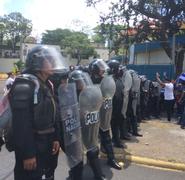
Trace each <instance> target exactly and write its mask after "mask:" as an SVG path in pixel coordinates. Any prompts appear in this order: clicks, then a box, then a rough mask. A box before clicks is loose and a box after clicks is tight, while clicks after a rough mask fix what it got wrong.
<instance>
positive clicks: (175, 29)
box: [87, 0, 185, 75]
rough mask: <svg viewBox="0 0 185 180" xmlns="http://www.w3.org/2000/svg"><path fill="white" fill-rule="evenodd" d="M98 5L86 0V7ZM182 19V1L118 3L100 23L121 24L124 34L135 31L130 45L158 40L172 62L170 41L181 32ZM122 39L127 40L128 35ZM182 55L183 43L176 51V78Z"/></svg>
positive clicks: (94, 0)
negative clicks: (123, 27) (131, 30)
mask: <svg viewBox="0 0 185 180" xmlns="http://www.w3.org/2000/svg"><path fill="white" fill-rule="evenodd" d="M99 1H101V0H87V5H88V6H90V5H93V6H95V5H96V3H98V2H99ZM184 18H185V1H184V0H165V1H164V0H138V1H135V0H119V1H118V2H117V3H112V4H111V7H110V13H108V14H106V15H105V16H103V17H101V23H103V24H107V23H108V22H111V23H113V24H115V23H121V24H123V25H125V30H126V31H127V32H128V30H130V29H133V28H134V29H135V32H136V33H135V34H134V36H133V39H132V40H133V42H143V41H146V40H147V41H152V40H158V41H159V42H160V44H161V46H162V47H163V49H164V50H165V52H166V54H167V55H168V57H169V58H170V59H172V60H174V59H173V53H172V52H173V51H172V46H171V45H170V43H169V39H170V38H172V37H174V36H175V35H177V34H181V33H182V32H183V30H182V29H181V26H182V23H183V21H184ZM122 37H123V38H127V39H128V33H125V34H124V35H122ZM184 52H185V43H184V44H182V45H181V47H177V49H176V51H175V54H176V55H175V62H174V63H175V66H176V74H177V75H178V74H180V73H181V72H182V64H183V59H184Z"/></svg>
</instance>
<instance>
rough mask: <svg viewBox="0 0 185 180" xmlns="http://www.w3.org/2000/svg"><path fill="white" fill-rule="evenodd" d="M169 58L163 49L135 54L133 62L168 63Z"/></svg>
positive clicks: (169, 61)
mask: <svg viewBox="0 0 185 180" xmlns="http://www.w3.org/2000/svg"><path fill="white" fill-rule="evenodd" d="M170 63H171V60H170V58H169V57H168V56H167V54H166V53H165V52H164V51H163V50H157V51H152V52H145V53H137V54H135V61H134V64H170Z"/></svg>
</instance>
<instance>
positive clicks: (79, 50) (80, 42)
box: [42, 29, 96, 64]
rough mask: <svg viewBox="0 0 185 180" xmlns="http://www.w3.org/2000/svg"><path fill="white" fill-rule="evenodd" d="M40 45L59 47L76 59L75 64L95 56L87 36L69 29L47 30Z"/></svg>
mask: <svg viewBox="0 0 185 180" xmlns="http://www.w3.org/2000/svg"><path fill="white" fill-rule="evenodd" d="M42 43H43V44H54V45H59V46H60V47H61V49H63V50H64V51H65V52H66V53H69V54H70V55H71V56H72V57H73V58H77V59H78V62H77V64H79V63H80V61H81V59H87V58H89V57H90V56H94V55H96V52H95V50H94V48H93V47H92V46H91V43H90V40H89V39H88V36H87V34H85V33H83V32H75V31H71V30H69V29H56V30H47V31H46V33H43V37H42Z"/></svg>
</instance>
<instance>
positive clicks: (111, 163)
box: [100, 129, 122, 170]
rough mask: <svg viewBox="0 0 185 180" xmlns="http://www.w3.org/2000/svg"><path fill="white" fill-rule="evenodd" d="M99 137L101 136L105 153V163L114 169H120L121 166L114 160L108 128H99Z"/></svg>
mask: <svg viewBox="0 0 185 180" xmlns="http://www.w3.org/2000/svg"><path fill="white" fill-rule="evenodd" d="M100 138H101V145H102V146H103V147H104V149H105V151H106V154H107V158H108V161H107V164H108V165H109V166H111V167H113V168H115V169H118V170H121V169H122V168H121V166H120V165H119V164H118V163H117V162H116V160H115V156H114V151H113V146H112V141H111V137H110V134H109V130H108V131H105V132H103V131H102V130H101V129H100Z"/></svg>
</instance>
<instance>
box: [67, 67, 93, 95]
mask: <svg viewBox="0 0 185 180" xmlns="http://www.w3.org/2000/svg"><path fill="white" fill-rule="evenodd" d="M71 82H74V83H76V88H77V91H81V90H83V89H84V88H85V87H87V86H90V85H92V84H93V83H92V80H91V78H90V77H89V75H88V73H85V72H83V71H81V70H74V71H73V72H71V73H70V75H69V83H71Z"/></svg>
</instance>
